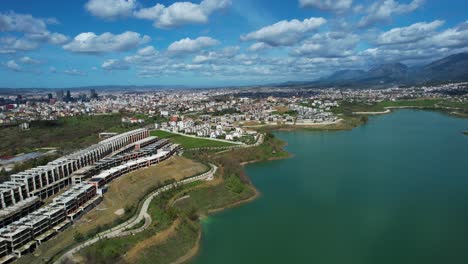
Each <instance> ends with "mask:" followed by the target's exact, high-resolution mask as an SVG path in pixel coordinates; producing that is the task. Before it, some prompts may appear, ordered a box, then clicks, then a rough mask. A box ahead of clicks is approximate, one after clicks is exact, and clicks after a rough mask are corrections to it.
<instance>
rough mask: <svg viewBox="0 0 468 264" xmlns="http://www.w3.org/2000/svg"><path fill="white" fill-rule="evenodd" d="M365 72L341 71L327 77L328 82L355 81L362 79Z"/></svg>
mask: <svg viewBox="0 0 468 264" xmlns="http://www.w3.org/2000/svg"><path fill="white" fill-rule="evenodd" d="M365 74H366V71H363V70H341V71H337V72H335V73H333V74H332V75H330V76H329V77H328V80H334V81H337V80H356V79H360V78H363V77H364V76H365Z"/></svg>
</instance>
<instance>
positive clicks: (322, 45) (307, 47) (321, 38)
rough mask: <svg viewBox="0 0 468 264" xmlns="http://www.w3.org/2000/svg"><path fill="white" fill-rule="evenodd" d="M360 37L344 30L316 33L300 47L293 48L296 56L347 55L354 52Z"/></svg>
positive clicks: (333, 56)
mask: <svg viewBox="0 0 468 264" xmlns="http://www.w3.org/2000/svg"><path fill="white" fill-rule="evenodd" d="M358 43H359V37H358V36H357V35H354V34H348V33H343V32H327V33H323V34H315V35H313V36H312V37H310V38H308V39H306V40H305V41H304V42H303V43H302V44H301V45H300V46H299V47H297V48H294V49H293V50H292V54H293V55H296V56H313V57H319V58H337V57H347V56H352V55H353V54H354V49H355V48H356V46H357V44H358Z"/></svg>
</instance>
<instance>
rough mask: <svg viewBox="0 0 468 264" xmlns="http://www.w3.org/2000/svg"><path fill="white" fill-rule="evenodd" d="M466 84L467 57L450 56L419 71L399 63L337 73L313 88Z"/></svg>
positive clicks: (464, 54) (317, 83)
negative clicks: (455, 82) (439, 83)
mask: <svg viewBox="0 0 468 264" xmlns="http://www.w3.org/2000/svg"><path fill="white" fill-rule="evenodd" d="M450 81H468V53H459V54H454V55H450V56H448V57H445V58H443V59H440V60H437V61H434V62H431V63H429V64H427V65H424V66H422V67H412V68H409V67H408V66H406V65H405V64H402V63H391V64H382V65H379V66H375V67H373V68H371V69H370V70H369V71H362V70H340V71H337V72H335V73H333V74H332V75H330V76H329V77H327V78H325V79H322V80H320V81H317V82H310V84H312V85H313V86H319V85H322V86H323V85H328V86H344V87H371V86H373V87H380V86H390V85H417V84H424V83H436V82H450Z"/></svg>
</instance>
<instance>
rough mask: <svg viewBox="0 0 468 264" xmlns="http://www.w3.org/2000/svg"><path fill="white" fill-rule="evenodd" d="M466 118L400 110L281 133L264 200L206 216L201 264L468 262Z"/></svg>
mask: <svg viewBox="0 0 468 264" xmlns="http://www.w3.org/2000/svg"><path fill="white" fill-rule="evenodd" d="M462 131H468V119H461V118H456V117H451V116H448V115H444V114H442V113H438V112H430V111H419V110H399V111H396V112H394V113H392V114H389V115H383V116H376V117H371V118H370V119H369V122H368V124H366V125H364V126H361V127H359V128H356V129H354V130H352V131H340V132H305V131H297V132H277V133H275V134H276V136H278V137H279V138H281V139H282V140H284V141H286V142H287V143H288V146H287V147H286V149H287V150H288V151H289V152H291V153H292V154H293V155H294V157H292V158H290V159H285V160H279V161H270V162H263V163H257V164H252V165H249V166H248V167H246V170H247V174H248V175H249V176H250V178H251V179H252V181H253V183H254V185H255V186H256V187H257V188H258V190H259V191H260V192H261V193H262V195H261V197H259V198H258V199H257V200H255V201H253V202H251V203H249V204H246V205H243V206H241V207H238V208H233V209H229V210H226V211H224V212H221V213H219V214H216V215H213V216H210V217H209V218H207V219H206V220H205V221H204V223H203V238H202V242H201V251H200V253H199V255H198V256H197V257H196V258H195V259H194V260H193V261H192V263H197V264H230V263H233V264H234V263H235V264H240V263H243V264H245V263H252V264H258V263H268V264H271V263H317V264H386V263H388V264H416V263H421V264H431V263H437V264H442V263H443V264H445V263H447V264H459V263H460V264H462V263H463V264H466V263H468V136H466V135H463V134H462V133H461V132H462Z"/></svg>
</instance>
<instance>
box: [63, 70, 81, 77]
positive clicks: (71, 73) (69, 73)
mask: <svg viewBox="0 0 468 264" xmlns="http://www.w3.org/2000/svg"><path fill="white" fill-rule="evenodd" d="M63 73H65V74H67V75H72V76H86V75H87V73H86V72H83V71H80V70H77V69H70V70H65V71H63Z"/></svg>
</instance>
